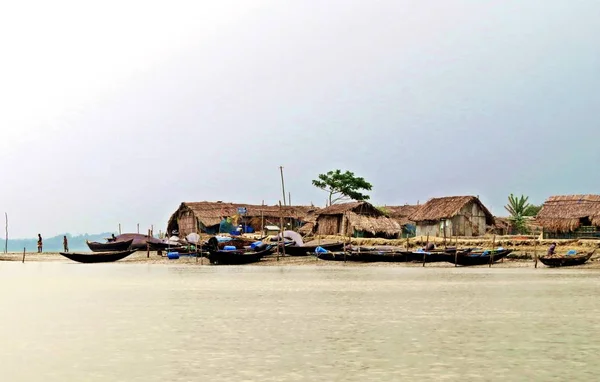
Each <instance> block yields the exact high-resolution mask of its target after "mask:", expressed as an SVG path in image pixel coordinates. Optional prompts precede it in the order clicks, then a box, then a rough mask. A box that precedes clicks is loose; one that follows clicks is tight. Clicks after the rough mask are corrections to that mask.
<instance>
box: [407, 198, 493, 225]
mask: <svg viewBox="0 0 600 382" xmlns="http://www.w3.org/2000/svg"><path fill="white" fill-rule="evenodd" d="M470 203H476V204H477V205H478V206H479V208H480V209H481V210H482V211H483V213H484V214H485V217H486V222H487V224H490V225H491V224H494V216H493V215H492V214H491V212H490V211H489V210H488V209H487V208H486V207H485V206H484V205H483V203H481V201H480V200H479V198H477V197H475V196H446V197H443V198H433V199H430V200H429V201H428V202H427V203H425V204H423V205H422V206H420V207H419V208H418V209H417V211H416V212H415V213H414V214H412V215H411V216H410V219H411V220H413V221H415V222H421V221H438V220H443V219H451V218H453V217H454V216H456V215H458V214H459V212H460V211H461V210H462V209H463V208H464V207H465V206H467V205H468V204H470Z"/></svg>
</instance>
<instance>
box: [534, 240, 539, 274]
mask: <svg viewBox="0 0 600 382" xmlns="http://www.w3.org/2000/svg"><path fill="white" fill-rule="evenodd" d="M537 245H538V241H537V240H536V241H535V242H534V247H533V261H534V267H535V268H537V263H538V254H537Z"/></svg>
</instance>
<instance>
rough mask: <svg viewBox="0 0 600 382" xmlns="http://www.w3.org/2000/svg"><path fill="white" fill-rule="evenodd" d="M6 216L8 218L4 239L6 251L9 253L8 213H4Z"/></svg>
mask: <svg viewBox="0 0 600 382" xmlns="http://www.w3.org/2000/svg"><path fill="white" fill-rule="evenodd" d="M4 217H5V218H6V226H5V232H6V236H5V241H4V253H8V213H6V212H5V213H4Z"/></svg>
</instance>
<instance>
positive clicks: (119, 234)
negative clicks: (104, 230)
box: [119, 223, 121, 235]
mask: <svg viewBox="0 0 600 382" xmlns="http://www.w3.org/2000/svg"><path fill="white" fill-rule="evenodd" d="M120 234H121V223H119V235H120Z"/></svg>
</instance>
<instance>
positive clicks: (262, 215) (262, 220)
mask: <svg viewBox="0 0 600 382" xmlns="http://www.w3.org/2000/svg"><path fill="white" fill-rule="evenodd" d="M264 232H265V201H264V200H263V201H262V204H261V207H260V233H261V235H264Z"/></svg>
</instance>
